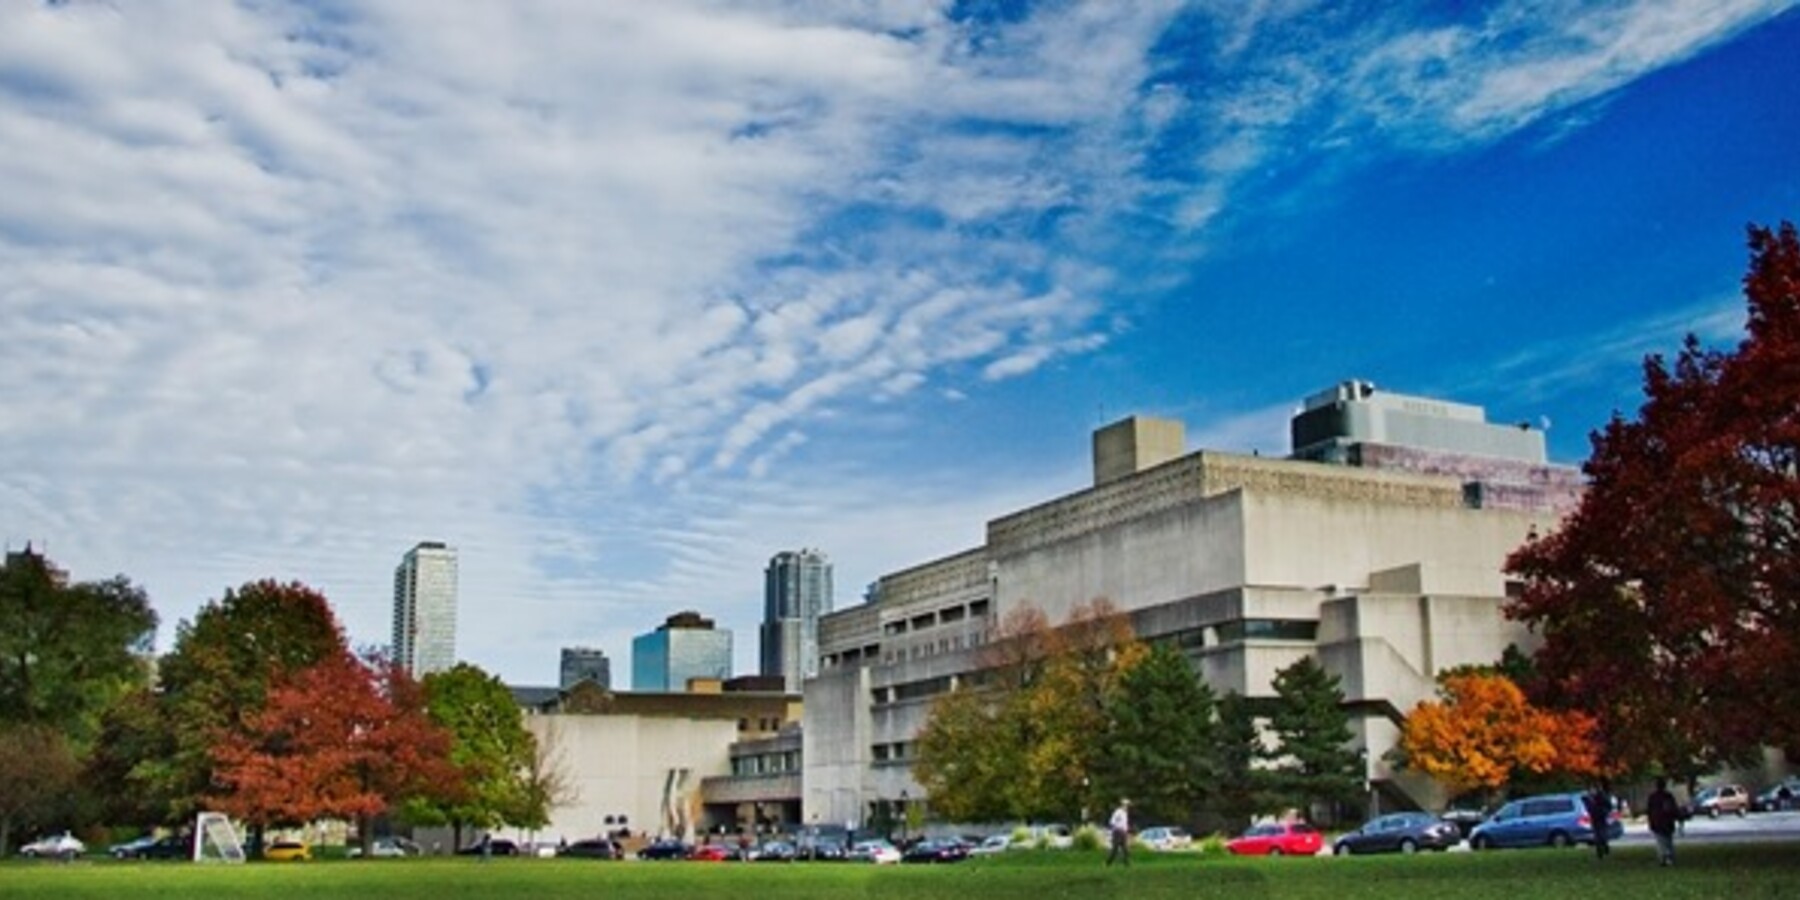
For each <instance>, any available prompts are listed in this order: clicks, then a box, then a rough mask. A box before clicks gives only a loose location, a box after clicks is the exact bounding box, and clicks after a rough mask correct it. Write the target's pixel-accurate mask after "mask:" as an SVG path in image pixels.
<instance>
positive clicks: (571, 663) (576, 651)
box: [561, 647, 612, 691]
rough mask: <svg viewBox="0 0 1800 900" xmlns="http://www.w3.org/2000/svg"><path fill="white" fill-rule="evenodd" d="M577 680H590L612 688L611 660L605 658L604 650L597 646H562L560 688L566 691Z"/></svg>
mask: <svg viewBox="0 0 1800 900" xmlns="http://www.w3.org/2000/svg"><path fill="white" fill-rule="evenodd" d="M578 681H591V682H593V683H595V684H597V685H599V686H601V687H603V688H605V689H607V690H609V691H610V690H612V660H609V659H607V658H606V651H605V650H602V649H600V648H598V647H564V648H562V680H561V686H562V689H563V690H565V691H566V690H568V689H569V688H572V687H574V686H575V683H576V682H578Z"/></svg>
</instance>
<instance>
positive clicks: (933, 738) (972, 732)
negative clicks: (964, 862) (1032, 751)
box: [913, 686, 1024, 822]
mask: <svg viewBox="0 0 1800 900" xmlns="http://www.w3.org/2000/svg"><path fill="white" fill-rule="evenodd" d="M1001 697H1002V695H1000V694H998V693H997V692H995V691H992V690H982V689H977V688H972V687H966V686H965V687H961V688H958V689H957V690H954V691H951V692H950V693H948V694H944V695H942V696H940V697H938V698H937V700H936V701H934V702H933V703H932V705H931V712H930V713H929V715H928V716H927V718H926V721H925V726H924V728H922V729H920V731H919V736H918V739H917V746H918V752H919V758H918V761H917V762H916V763H915V764H914V765H913V777H914V778H915V779H917V780H918V782H919V784H920V786H922V787H923V788H924V789H925V791H926V793H927V794H929V795H930V797H931V810H932V812H933V813H935V814H936V815H939V816H942V817H943V818H945V819H948V820H950V821H953V822H993V821H999V820H1002V819H1009V818H1013V817H1014V816H1015V813H1014V812H1013V805H1012V801H1011V797H1010V795H1009V789H1008V785H1009V783H1010V781H1011V780H1012V779H1014V778H1016V777H1017V775H1018V773H1019V771H1021V770H1022V768H1023V765H1024V763H1023V760H1022V756H1023V749H1024V748H1023V745H1022V744H1021V743H1020V742H1019V741H1017V740H1012V739H1006V738H1003V737H1001V736H1000V735H1001V730H1002V729H1003V728H1004V727H1006V726H1005V725H1004V724H1003V717H1002V716H1001V714H1000V703H999V701H1000V699H1001Z"/></svg>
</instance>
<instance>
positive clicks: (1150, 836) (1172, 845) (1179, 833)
mask: <svg viewBox="0 0 1800 900" xmlns="http://www.w3.org/2000/svg"><path fill="white" fill-rule="evenodd" d="M1138 841H1139V842H1141V843H1142V844H1143V845H1144V846H1146V847H1149V848H1150V849H1152V850H1155V851H1156V852H1158V853H1168V852H1170V851H1174V850H1187V849H1190V848H1192V847H1193V846H1194V836H1193V835H1191V834H1188V833H1187V829H1185V828H1178V827H1176V826H1173V825H1155V826H1152V827H1150V828H1146V829H1144V830H1143V831H1140V832H1138Z"/></svg>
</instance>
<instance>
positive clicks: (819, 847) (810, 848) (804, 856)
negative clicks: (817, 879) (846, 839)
mask: <svg viewBox="0 0 1800 900" xmlns="http://www.w3.org/2000/svg"><path fill="white" fill-rule="evenodd" d="M847 852H849V851H847V850H846V849H844V844H843V842H842V841H835V840H815V839H807V840H803V841H801V842H800V843H799V844H798V845H797V846H795V848H794V858H795V859H799V860H807V861H811V862H843V861H844V855H845V854H846V853H847Z"/></svg>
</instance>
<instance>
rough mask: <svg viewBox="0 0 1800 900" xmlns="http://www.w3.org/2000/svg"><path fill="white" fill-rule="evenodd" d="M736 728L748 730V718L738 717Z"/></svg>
mask: <svg viewBox="0 0 1800 900" xmlns="http://www.w3.org/2000/svg"><path fill="white" fill-rule="evenodd" d="M738 730H739V731H749V730H750V720H749V719H739V720H738Z"/></svg>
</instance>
